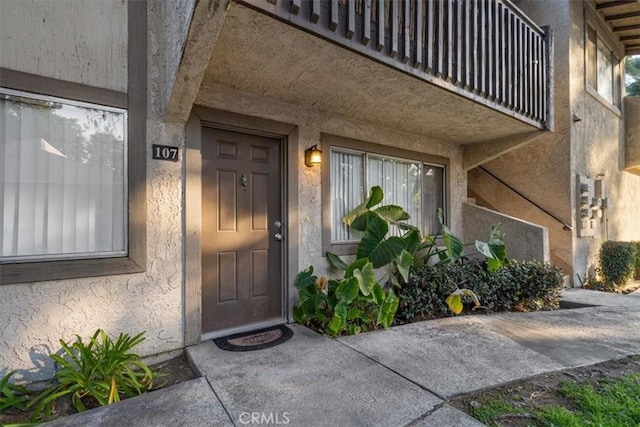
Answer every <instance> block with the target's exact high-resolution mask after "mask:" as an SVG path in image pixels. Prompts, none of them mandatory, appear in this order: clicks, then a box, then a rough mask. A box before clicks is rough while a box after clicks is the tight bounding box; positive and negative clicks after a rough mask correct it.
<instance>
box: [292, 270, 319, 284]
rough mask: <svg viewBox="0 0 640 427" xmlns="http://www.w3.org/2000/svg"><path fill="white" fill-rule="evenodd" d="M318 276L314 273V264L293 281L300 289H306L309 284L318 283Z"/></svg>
mask: <svg viewBox="0 0 640 427" xmlns="http://www.w3.org/2000/svg"><path fill="white" fill-rule="evenodd" d="M316 279H317V277H316V276H314V275H313V266H309V268H307V269H306V270H302V271H301V272H300V273H298V275H297V276H296V279H295V280H294V282H293V286H295V287H296V288H298V289H304V288H307V287H309V286H314V285H315V283H316Z"/></svg>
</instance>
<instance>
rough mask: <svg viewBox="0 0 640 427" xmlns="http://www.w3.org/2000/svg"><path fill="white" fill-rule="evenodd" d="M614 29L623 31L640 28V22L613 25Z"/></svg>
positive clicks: (614, 30) (616, 31)
mask: <svg viewBox="0 0 640 427" xmlns="http://www.w3.org/2000/svg"><path fill="white" fill-rule="evenodd" d="M612 30H613V32H614V33H619V32H622V31H631V30H640V24H634V25H624V26H622V27H612Z"/></svg>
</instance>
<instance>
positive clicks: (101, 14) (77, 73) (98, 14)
mask: <svg viewBox="0 0 640 427" xmlns="http://www.w3.org/2000/svg"><path fill="white" fill-rule="evenodd" d="M0 40H2V42H1V43H0V67H4V68H10V69H12V70H16V71H23V72H27V73H32V74H38V75H41V76H45V77H51V78H55V79H60V80H66V81H70V82H74V83H81V84H85V85H89V86H96V87H101V88H106V89H113V90H117V91H121V92H126V90H127V3H126V2H124V1H116V0H111V1H95V0H56V1H48V0H3V1H0Z"/></svg>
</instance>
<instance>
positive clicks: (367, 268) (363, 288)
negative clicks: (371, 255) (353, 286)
mask: <svg viewBox="0 0 640 427" xmlns="http://www.w3.org/2000/svg"><path fill="white" fill-rule="evenodd" d="M353 277H355V278H356V280H357V281H358V285H359V287H360V292H361V293H362V295H364V296H369V294H371V290H372V289H373V285H375V284H376V272H375V270H374V269H373V264H371V263H370V262H368V263H366V264H365V265H364V266H363V267H362V269H358V268H356V269H355V270H353Z"/></svg>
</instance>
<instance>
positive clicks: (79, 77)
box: [0, 1, 184, 381]
mask: <svg viewBox="0 0 640 427" xmlns="http://www.w3.org/2000/svg"><path fill="white" fill-rule="evenodd" d="M18 3H19V4H20V5H19V6H18ZM123 3H125V2H122V1H112V2H107V1H102V2H87V4H86V6H83V7H77V2H75V3H74V4H75V5H76V6H75V8H74V9H73V10H75V16H76V18H75V19H73V18H71V19H70V18H69V15H71V16H74V13H72V10H69V9H68V8H67V9H66V11H67V12H68V13H66V14H57V13H54V12H55V11H54V10H51V11H49V13H48V14H46V15H45V16H46V17H47V18H46V21H47V28H48V30H49V31H50V32H51V37H50V38H51V40H55V41H56V42H55V44H54V45H50V46H49V47H48V48H47V49H44V48H43V50H42V51H37V52H38V53H37V61H35V62H34V61H30V60H29V58H28V55H25V54H24V53H23V54H22V55H19V56H21V58H22V59H21V60H20V61H19V62H16V63H15V64H14V63H8V62H4V61H6V60H7V58H6V55H5V54H4V50H3V56H2V58H3V59H2V61H3V63H2V66H3V67H9V68H17V69H18V70H20V71H24V72H30V73H35V74H43V75H46V76H48V77H56V78H60V79H67V80H71V81H75V82H80V83H84V84H91V85H94V86H98V87H106V88H109V89H116V90H124V91H126V70H127V63H126V58H127V56H126V39H127V31H126V28H127V27H126V3H125V4H124V5H123ZM63 4H66V3H64V2H62V3H61V2H46V1H42V2H0V16H1V17H2V24H3V26H2V31H5V30H6V29H7V27H6V26H5V23H6V22H8V21H10V19H8V16H9V15H11V16H13V15H15V20H17V21H19V19H24V17H35V16H38V13H39V12H38V13H36V12H35V11H34V10H32V9H31V8H32V7H35V8H36V9H37V10H41V8H53V9H55V10H57V8H58V7H62V6H59V5H63ZM108 4H112V9H109V7H108V6H107V5H108ZM54 5H55V6H54ZM155 6H156V5H155V2H150V3H149V18H148V19H149V22H148V31H149V34H148V43H149V51H150V56H149V69H148V75H149V88H150V89H149V112H148V117H147V147H148V150H149V151H150V147H151V144H153V143H158V144H166V145H174V144H175V143H176V141H178V142H182V141H184V125H181V124H177V125H176V124H165V123H164V122H163V119H162V117H161V116H160V115H159V113H158V112H159V111H161V108H160V107H161V105H162V98H161V93H162V92H161V91H160V90H158V88H159V87H161V86H162V85H163V82H164V66H165V65H164V62H163V61H162V60H160V58H161V57H162V55H160V52H161V51H162V49H163V47H162V44H163V43H164V31H165V30H164V28H163V20H162V19H161V16H159V15H158V13H157V12H158V9H156V8H155ZM105 8H106V9H107V10H114V11H117V13H116V12H113V13H111V14H103V13H102V12H101V11H103V9H105ZM7 12H8V13H7ZM32 12H33V13H32ZM94 13H95V14H96V15H95V17H94V19H93V20H92V19H91V16H93V14H94ZM114 13H115V15H114ZM98 16H99V18H100V19H97V18H98ZM21 17H22V18H21ZM80 17H82V21H83V24H82V25H80V24H79V21H81V19H80ZM87 17H88V18H87ZM41 19H42V18H41ZM87 19H88V20H87ZM74 22H75V23H74ZM103 22H104V23H108V25H107V26H106V27H105V26H103V25H102V23H103ZM9 24H10V25H12V24H11V23H9ZM70 28H71V29H73V31H71V30H70ZM100 31H106V32H107V34H106V35H105V34H104V33H102V34H100ZM112 31H113V32H115V33H117V35H116V34H111V32H112ZM96 32H97V33H98V34H96ZM20 33H24V32H23V31H21V32H20ZM36 34H37V33H36ZM36 39H37V37H36ZM120 39H122V40H124V41H123V42H118V43H115V42H114V40H120ZM2 40H3V43H2V49H6V48H7V47H5V46H7V44H5V43H4V42H5V40H6V38H5V37H4V33H3V37H2ZM78 41H84V42H86V43H91V42H92V41H94V42H96V45H95V46H92V47H91V50H92V52H91V53H90V54H85V53H82V52H78V53H77V58H76V59H74V58H72V57H69V58H68V60H61V58H65V55H67V54H70V55H71V53H70V52H74V51H73V49H74V46H76V43H77V42H78ZM98 41H100V43H98ZM44 43H45V45H46V43H49V42H44ZM123 43H124V45H123ZM9 44H10V45H11V46H12V47H11V49H15V50H16V51H18V52H25V51H27V50H28V49H30V48H31V45H32V44H33V40H32V39H30V38H29V37H23V38H21V39H12V40H11V42H10V43H9ZM107 48H108V49H112V50H113V52H111V51H108V52H105V51H104V49H107ZM69 49H70V51H69ZM123 49H124V50H123ZM94 51H95V52H94ZM96 52H97V53H96ZM94 55H96V56H97V57H99V60H98V62H100V61H104V63H103V64H102V66H100V67H96V68H91V69H90V70H89V71H88V70H87V69H86V68H85V66H86V58H85V56H87V57H89V58H93V56H94ZM72 56H73V55H72ZM83 58H84V60H83ZM123 70H124V71H123ZM116 71H117V72H116ZM147 199H148V204H147V257H148V264H147V266H146V272H145V273H141V274H129V275H119V276H105V277H96V278H87V279H77V280H61V281H48V282H42V283H27V284H17V285H3V286H0V301H2V303H1V310H0V375H2V374H3V373H5V371H6V370H14V369H15V370H17V371H18V373H19V376H21V377H23V378H25V379H27V380H29V381H37V380H43V379H46V378H49V377H50V376H51V375H52V373H53V370H54V366H53V363H52V361H51V360H50V359H49V358H48V357H47V356H48V354H49V353H51V352H54V351H57V350H58V349H59V348H60V345H59V343H58V340H59V339H61V338H63V339H65V340H71V339H73V338H74V335H75V334H78V335H80V336H82V337H87V336H90V335H91V334H92V333H93V332H94V331H95V330H96V329H97V328H103V329H105V330H106V331H107V332H109V333H110V334H112V335H114V334H118V333H120V332H127V333H130V334H136V333H138V332H141V331H147V333H146V340H145V341H144V342H143V343H142V344H141V345H140V346H139V348H138V352H139V353H140V354H142V355H153V354H157V353H164V352H168V351H170V350H175V349H180V348H182V347H183V319H182V316H183V313H182V275H183V272H182V165H181V164H180V163H171V162H149V163H148V166H147Z"/></svg>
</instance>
